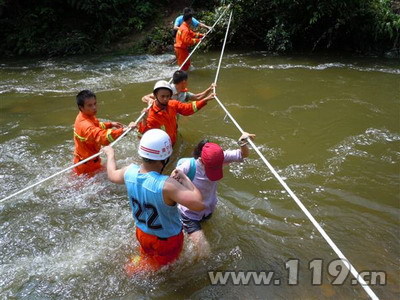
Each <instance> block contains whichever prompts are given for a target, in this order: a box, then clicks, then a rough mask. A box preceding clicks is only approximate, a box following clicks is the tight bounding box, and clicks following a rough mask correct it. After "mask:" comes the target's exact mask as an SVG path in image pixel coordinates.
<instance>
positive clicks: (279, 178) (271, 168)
mask: <svg viewBox="0 0 400 300" xmlns="http://www.w3.org/2000/svg"><path fill="white" fill-rule="evenodd" d="M231 18H232V11H231V13H230V15H229V22H228V26H227V29H226V34H225V39H224V44H223V46H222V51H221V56H220V59H219V63H218V68H217V72H216V75H215V80H214V84H216V83H217V80H218V75H219V70H220V68H221V62H222V57H223V55H224V50H225V44H226V40H227V37H228V32H229V26H230V23H231ZM215 92H216V89H215V87H214V93H215ZM215 100H217V102H218V104H219V105H220V106H221V108H222V109H223V110H224V111H225V113H226V115H227V116H229V118H230V119H231V120H232V122H233V123H234V124H235V126H236V127H237V128H238V129H239V131H240V132H241V133H242V134H243V132H244V131H243V129H242V128H241V127H240V125H239V124H238V122H236V120H235V119H234V118H233V117H232V115H231V114H230V113H229V111H228V110H227V109H226V108H225V106H224V105H223V104H222V102H221V101H220V100H219V99H218V97H217V96H215ZM247 140H248V142H249V143H250V145H251V146H252V147H253V149H254V150H255V151H256V153H257V154H258V155H259V156H260V158H261V159H262V161H263V162H264V163H265V164H266V165H267V167H268V169H269V170H270V171H271V172H272V174H273V175H274V176H275V178H276V179H278V181H279V183H280V184H281V185H282V186H283V187H284V188H285V190H286V191H287V192H288V193H289V195H290V196H291V197H292V198H293V200H294V201H295V202H296V204H297V205H298V206H299V207H300V209H301V210H302V211H303V212H304V214H305V215H306V216H307V218H308V219H309V220H310V221H311V223H312V224H313V225H314V226H315V228H317V230H318V231H319V233H320V234H321V235H322V237H323V238H324V239H325V241H326V242H327V243H328V244H329V246H331V248H332V249H333V251H335V253H336V254H337V256H338V257H339V258H340V259H341V260H342V262H343V264H344V265H345V266H346V268H347V269H349V271H350V272H351V273H352V274H353V276H354V278H355V279H356V280H357V281H358V282H359V283H360V285H361V286H362V288H363V289H364V290H365V292H366V293H367V294H368V295H369V296H370V297H371V299H374V300H375V299H379V298H378V297H377V296H376V294H375V293H374V292H373V291H372V289H371V288H370V287H369V286H368V284H367V283H366V282H365V281H364V279H363V278H362V277H361V276H360V274H359V273H358V272H357V270H356V269H355V268H354V266H353V265H352V264H351V263H350V261H349V260H348V259H347V258H346V257H345V256H344V254H343V253H342V251H340V249H339V248H338V247H337V246H336V244H335V243H334V242H333V241H332V239H331V238H330V237H329V236H328V234H327V233H326V232H325V230H324V229H323V228H322V227H321V226H320V225H319V223H318V222H317V221H316V220H315V218H314V217H313V216H312V215H311V213H310V212H309V211H308V209H307V208H306V207H305V206H304V205H303V203H302V202H301V201H300V200H299V198H297V196H296V195H295V194H294V193H293V191H292V190H291V189H290V188H289V186H288V185H287V184H286V182H285V181H284V180H283V179H282V177H281V176H279V174H278V173H277V172H276V171H275V169H274V167H273V166H272V165H271V164H270V163H269V162H268V160H267V159H266V158H265V157H264V155H263V154H262V153H261V151H260V150H259V149H258V147H257V146H256V145H255V144H254V142H253V141H252V140H251V139H249V138H248V139H247Z"/></svg>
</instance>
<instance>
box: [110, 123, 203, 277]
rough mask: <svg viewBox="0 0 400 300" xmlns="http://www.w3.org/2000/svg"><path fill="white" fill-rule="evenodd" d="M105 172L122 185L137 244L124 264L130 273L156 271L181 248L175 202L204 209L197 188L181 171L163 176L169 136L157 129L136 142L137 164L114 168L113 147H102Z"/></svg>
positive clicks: (169, 151)
mask: <svg viewBox="0 0 400 300" xmlns="http://www.w3.org/2000/svg"><path fill="white" fill-rule="evenodd" d="M104 153H105V154H106V155H107V175H108V178H109V180H110V181H111V182H114V183H117V184H125V186H126V190H127V192H128V197H129V203H130V206H131V208H132V213H133V218H134V220H135V224H136V237H137V239H138V241H139V243H140V253H141V255H140V256H135V257H133V259H131V261H130V262H129V263H128V264H127V265H126V266H125V271H126V272H127V274H128V275H130V276H132V275H134V274H136V273H138V272H143V271H156V270H158V269H160V268H161V267H162V266H165V265H167V264H169V263H172V262H173V261H175V260H176V259H177V258H178V257H179V254H180V253H181V251H182V247H183V232H182V224H181V222H180V220H179V211H178V207H177V205H176V204H177V203H179V204H181V205H184V206H185V207H188V208H190V209H191V210H192V211H201V210H203V209H204V203H203V199H202V196H201V193H200V191H199V190H198V189H197V188H196V187H195V186H194V185H193V183H192V182H191V181H190V179H189V178H187V176H186V175H185V174H183V173H182V171H179V170H174V171H173V172H172V173H173V174H174V176H175V177H179V182H178V181H176V180H174V179H173V178H171V177H168V176H166V175H162V172H163V170H164V168H165V166H166V165H167V163H168V160H169V157H170V156H171V154H172V144H171V139H170V138H169V136H168V134H166V133H165V132H164V131H162V130H160V129H151V130H149V131H147V132H146V133H145V134H144V135H143V137H142V139H141V140H140V142H139V149H138V153H139V156H140V157H141V158H142V164H141V165H140V166H138V165H135V164H131V165H129V166H127V167H124V168H121V169H117V166H116V163H115V157H114V149H113V148H111V147H110V146H108V147H105V148H104Z"/></svg>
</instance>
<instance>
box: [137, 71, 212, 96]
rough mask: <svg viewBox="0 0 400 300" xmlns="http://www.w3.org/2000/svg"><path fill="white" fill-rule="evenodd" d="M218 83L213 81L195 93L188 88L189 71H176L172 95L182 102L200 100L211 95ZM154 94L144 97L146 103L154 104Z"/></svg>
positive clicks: (173, 77)
mask: <svg viewBox="0 0 400 300" xmlns="http://www.w3.org/2000/svg"><path fill="white" fill-rule="evenodd" d="M215 86H216V85H215V84H214V83H212V84H211V85H210V87H209V88H207V89H206V90H204V91H203V92H201V93H198V94H193V93H191V92H189V90H188V88H187V87H188V73H187V72H185V71H182V70H178V71H175V73H174V75H173V76H172V84H171V87H172V96H171V99H173V100H178V101H180V102H189V101H199V100H201V99H204V98H206V97H207V96H209V95H211V93H212V92H213V89H214V87H215ZM155 100H156V99H155V97H154V94H148V95H145V96H143V97H142V101H143V102H144V103H148V104H152V103H153V102H154V101H155Z"/></svg>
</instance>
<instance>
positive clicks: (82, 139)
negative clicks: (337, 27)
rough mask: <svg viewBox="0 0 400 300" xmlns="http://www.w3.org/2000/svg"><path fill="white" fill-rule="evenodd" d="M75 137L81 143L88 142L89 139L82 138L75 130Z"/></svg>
mask: <svg viewBox="0 0 400 300" xmlns="http://www.w3.org/2000/svg"><path fill="white" fill-rule="evenodd" d="M74 136H75V137H76V138H77V139H78V140H80V141H81V142H85V141H86V140H87V138H84V137H83V136H80V135H79V134H77V133H76V131H75V129H74Z"/></svg>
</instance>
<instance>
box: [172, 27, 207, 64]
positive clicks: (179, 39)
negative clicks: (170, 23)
mask: <svg viewBox="0 0 400 300" xmlns="http://www.w3.org/2000/svg"><path fill="white" fill-rule="evenodd" d="M203 36H204V35H203V34H201V33H197V32H194V31H193V30H191V29H190V26H189V25H188V23H186V22H183V23H182V25H181V26H179V29H178V32H177V34H176V40H175V45H174V48H175V54H176V60H177V62H178V66H181V65H182V64H183V62H184V61H185V59H186V58H187V57H188V56H189V47H190V46H193V45H195V44H197V43H198V42H200V40H201V38H202V37H203ZM189 67H190V59H189V60H188V61H187V62H186V63H185V65H183V66H182V70H183V71H187V70H188V69H189Z"/></svg>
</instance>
